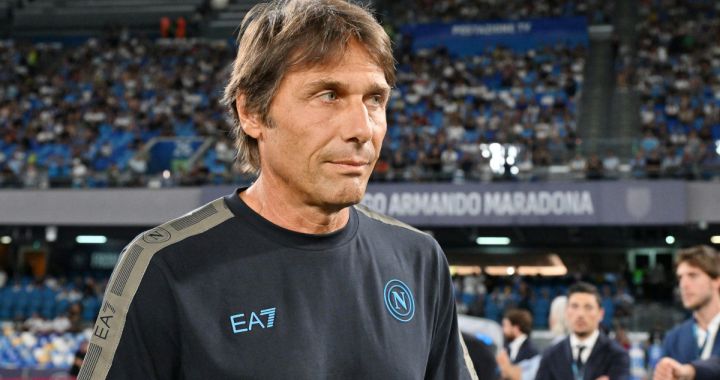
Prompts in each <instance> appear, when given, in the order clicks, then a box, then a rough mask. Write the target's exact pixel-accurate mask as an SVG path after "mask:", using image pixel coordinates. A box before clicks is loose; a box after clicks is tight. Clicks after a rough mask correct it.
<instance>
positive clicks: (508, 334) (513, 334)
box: [502, 318, 520, 343]
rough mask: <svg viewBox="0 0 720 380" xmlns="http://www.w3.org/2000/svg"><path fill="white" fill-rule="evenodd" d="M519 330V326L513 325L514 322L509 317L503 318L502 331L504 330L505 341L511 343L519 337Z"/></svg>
mask: <svg viewBox="0 0 720 380" xmlns="http://www.w3.org/2000/svg"><path fill="white" fill-rule="evenodd" d="M517 330H518V328H517V327H515V326H513V325H512V323H510V320H509V319H507V318H503V320H502V331H503V336H504V337H505V342H507V343H510V342H512V341H513V340H515V338H517V337H518V335H520V334H518V332H517Z"/></svg>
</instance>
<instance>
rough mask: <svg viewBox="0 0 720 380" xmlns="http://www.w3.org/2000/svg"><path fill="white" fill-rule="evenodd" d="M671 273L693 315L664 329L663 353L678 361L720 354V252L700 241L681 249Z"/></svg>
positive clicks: (684, 302)
mask: <svg viewBox="0 0 720 380" xmlns="http://www.w3.org/2000/svg"><path fill="white" fill-rule="evenodd" d="M675 274H676V275H677V279H678V287H679V289H680V297H681V298H682V303H683V307H685V308H686V309H688V310H691V311H692V312H693V316H692V318H689V319H688V320H686V321H685V322H683V323H681V324H679V325H677V326H675V327H674V328H673V329H672V330H670V332H668V333H667V335H666V336H665V340H664V341H663V354H664V356H665V357H668V358H672V359H673V360H675V361H677V362H679V363H680V364H689V363H691V362H694V361H696V360H699V359H709V358H710V357H713V356H720V339H717V338H716V336H717V333H718V329H720V256H718V253H717V252H716V251H715V250H714V249H713V248H711V247H708V246H704V245H703V246H696V247H691V248H687V249H683V250H681V251H680V252H679V255H678V258H677V267H676V269H675Z"/></svg>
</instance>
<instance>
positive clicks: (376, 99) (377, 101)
mask: <svg viewBox="0 0 720 380" xmlns="http://www.w3.org/2000/svg"><path fill="white" fill-rule="evenodd" d="M370 103H372V104H374V105H376V106H381V105H382V104H383V97H382V95H372V96H370Z"/></svg>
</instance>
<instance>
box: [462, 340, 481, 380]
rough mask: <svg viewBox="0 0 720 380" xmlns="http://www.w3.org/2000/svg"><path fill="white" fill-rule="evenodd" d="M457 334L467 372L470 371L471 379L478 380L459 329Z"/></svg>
mask: <svg viewBox="0 0 720 380" xmlns="http://www.w3.org/2000/svg"><path fill="white" fill-rule="evenodd" d="M458 334H459V335H460V346H461V347H462V350H463V359H464V360H465V367H466V368H467V370H468V372H470V379H472V380H478V375H477V370H475V365H474V364H473V362H472V359H470V354H469V353H468V350H467V347H466V346H465V341H463V337H462V333H461V332H460V329H458Z"/></svg>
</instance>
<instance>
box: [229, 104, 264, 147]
mask: <svg viewBox="0 0 720 380" xmlns="http://www.w3.org/2000/svg"><path fill="white" fill-rule="evenodd" d="M245 100H246V98H245V95H238V97H237V99H235V108H237V111H238V118H239V119H240V128H242V130H243V132H245V134H246V135H248V136H250V137H252V138H254V139H256V140H259V139H261V136H262V133H263V123H262V121H261V120H260V115H258V114H257V113H255V112H250V111H249V110H248V109H247V107H245Z"/></svg>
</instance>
